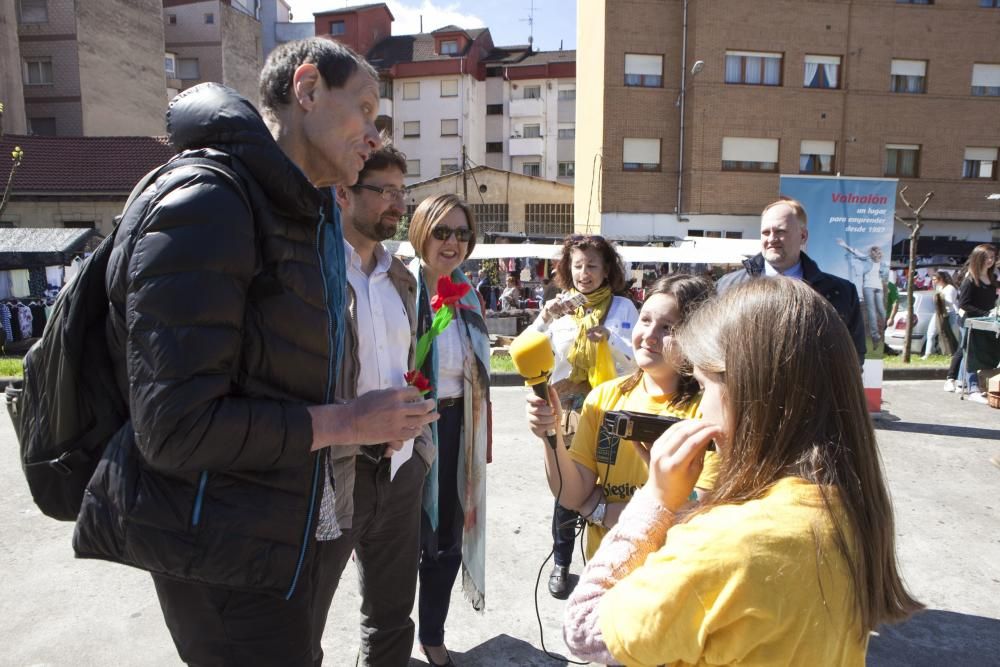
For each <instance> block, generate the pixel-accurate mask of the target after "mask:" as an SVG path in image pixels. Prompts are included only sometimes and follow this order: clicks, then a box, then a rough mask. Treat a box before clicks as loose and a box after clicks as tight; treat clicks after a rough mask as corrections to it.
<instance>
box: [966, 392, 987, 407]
mask: <svg viewBox="0 0 1000 667" xmlns="http://www.w3.org/2000/svg"><path fill="white" fill-rule="evenodd" d="M969 400H970V401H972V402H973V403H982V404H983V405H989V404H990V402H989V400H988V399H987V398H986V394H982V393H980V392H978V391H977V392H974V393H972V394H969Z"/></svg>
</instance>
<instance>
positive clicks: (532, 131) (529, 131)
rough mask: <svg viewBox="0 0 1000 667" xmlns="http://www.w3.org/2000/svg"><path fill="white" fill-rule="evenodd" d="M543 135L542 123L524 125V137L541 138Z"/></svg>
mask: <svg viewBox="0 0 1000 667" xmlns="http://www.w3.org/2000/svg"><path fill="white" fill-rule="evenodd" d="M541 137H542V126H541V125H525V126H524V138H525V139H541Z"/></svg>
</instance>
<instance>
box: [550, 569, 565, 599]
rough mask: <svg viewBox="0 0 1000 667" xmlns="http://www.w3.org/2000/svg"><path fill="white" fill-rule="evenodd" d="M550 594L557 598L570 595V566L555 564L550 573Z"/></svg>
mask: <svg viewBox="0 0 1000 667" xmlns="http://www.w3.org/2000/svg"><path fill="white" fill-rule="evenodd" d="M549 595H551V596H552V597H554V598H555V599H557V600H565V599H566V598H568V597H569V566H568V565H555V566H553V568H552V573H551V574H549Z"/></svg>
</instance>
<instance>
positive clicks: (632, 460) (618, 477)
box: [527, 274, 714, 558]
mask: <svg viewBox="0 0 1000 667" xmlns="http://www.w3.org/2000/svg"><path fill="white" fill-rule="evenodd" d="M712 294H714V288H713V287H712V283H711V282H710V281H709V280H707V279H705V278H702V277H698V276H689V275H683V274H676V275H672V276H665V277H663V278H660V279H659V280H657V281H656V282H655V283H654V284H653V286H652V287H651V288H650V290H649V292H648V296H647V297H646V301H645V302H644V303H643V305H642V310H640V311H639V319H638V321H637V322H636V324H635V327H634V328H633V330H632V347H633V348H634V351H635V361H636V364H637V365H638V367H639V369H638V370H637V371H636V372H635V373H634V374H633V375H630V376H626V377H621V378H618V379H615V380H611V381H609V382H605V383H604V384H601V385H598V386H597V387H596V388H594V389H593V390H592V391H591V392H590V394H588V396H587V399H586V400H585V401H584V404H583V408H582V409H581V412H580V423H579V425H578V426H577V430H576V435H575V436H574V437H573V442H572V444H571V445H570V448H569V449H568V450H567V449H566V448H565V447H564V446H558V447H556V448H555V450H553V449H551V448H549V447H545V471H546V474H547V476H548V482H549V488H550V489H551V490H552V493H553V495H557V496H558V500H559V504H560V505H562V506H563V507H566V508H569V509H573V510H576V511H578V512H579V513H580V514H581V515H582V516H583V517H584V518H585V519H586V520H587V521H588V524H589V525H588V529H587V557H588V558H590V556H592V555H593V554H594V552H595V551H596V550H597V547H598V545H599V544H600V541H601V538H602V537H603V536H604V534H605V533H607V531H608V529H609V528H611V527H612V526H614V525H615V522H616V521H617V520H618V515H619V514H620V513H621V511H622V509H623V508H624V507H625V504H626V503H627V502H628V501H629V499H630V498H631V497H632V494H633V493H635V490H636V489H637V488H638V487H639V486H641V485H642V484H643V483H644V482H645V481H646V478H647V476H648V475H647V468H646V462H645V461H644V460H643V459H642V458H641V457H640V456H639V454H638V453H637V451H636V449H635V447H634V446H633V445H632V443H630V442H628V441H624V440H619V438H617V437H615V436H612V435H610V434H609V433H607V432H606V431H602V429H601V428H600V427H601V422H602V421H603V420H604V413H605V412H607V411H608V410H635V411H637V412H646V413H652V414H667V415H673V416H676V417H681V418H684V419H688V418H690V417H693V416H694V414H695V413H696V412H697V410H698V383H697V382H696V381H695V379H694V378H693V377H692V376H691V374H690V371H685V370H684V367H685V364H684V363H683V358H682V357H681V356H680V354H679V353H678V351H677V348H676V346H675V345H674V344H673V333H674V329H675V328H676V327H679V326H680V325H681V324H683V322H684V321H685V319H686V318H687V317H688V316H689V315H690V314H691V313H692V312H694V310H695V309H696V308H697V307H698V306H699V305H701V304H702V303H704V302H705V301H706V300H707V299H708V298H709V297H710V296H711V295H712ZM551 404H552V405H553V406H556V407H555V408H551V407H549V404H547V403H546V402H545V401H543V400H542V399H540V398H538V397H537V396H534V395H532V396H529V397H528V408H527V409H528V421H529V423H530V425H531V430H532V431H533V432H534V433H535V434H536V435H537V436H539V437H540V438H542V439H543V441H544V438H545V433H546V431H549V430H555V431H557V432H560V429H559V428H558V427H557V425H558V424H559V423H560V421H559V420H560V410H559V407H558V406H559V401H558V400H556V399H555V397H554V396H553V399H552V401H551ZM559 438H560V445H562V441H561V438H562V436H561V435H559ZM709 467H711V466H709ZM560 473H561V480H560ZM710 477H711V475H710V474H706V475H705V479H703V480H702V481H701V482H700V483H699V486H704V487H708V486H710V485H711V479H710ZM560 484H561V492H560Z"/></svg>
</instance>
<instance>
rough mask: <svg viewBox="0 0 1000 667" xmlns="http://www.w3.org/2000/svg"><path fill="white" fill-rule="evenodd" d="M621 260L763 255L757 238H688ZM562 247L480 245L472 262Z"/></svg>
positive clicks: (543, 254) (401, 251) (398, 249)
mask: <svg viewBox="0 0 1000 667" xmlns="http://www.w3.org/2000/svg"><path fill="white" fill-rule="evenodd" d="M385 245H386V247H387V248H388V249H389V251H390V252H392V253H393V254H394V255H399V256H401V257H413V247H412V246H411V245H410V243H409V242H408V241H386V242H385ZM617 249H618V253H619V254H620V255H621V256H622V259H623V260H625V261H626V262H630V263H632V264H660V263H664V262H669V263H671V264H739V263H740V262H742V261H743V260H744V259H746V258H747V257H751V256H753V255H756V254H757V253H758V252H760V241H759V240H757V239H716V238H707V237H704V238H703V237H695V236H689V237H687V238H685V239H684V240H683V241H682V242H681V243H680V245H677V246H672V247H666V248H663V247H654V246H624V245H619V246H617ZM561 252H562V245H561V244H559V245H546V244H541V243H477V244H476V247H475V249H474V250H473V251H472V256H471V257H470V258H469V259H510V258H516V257H538V258H540V259H553V260H554V259H559V254H560V253H561Z"/></svg>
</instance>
